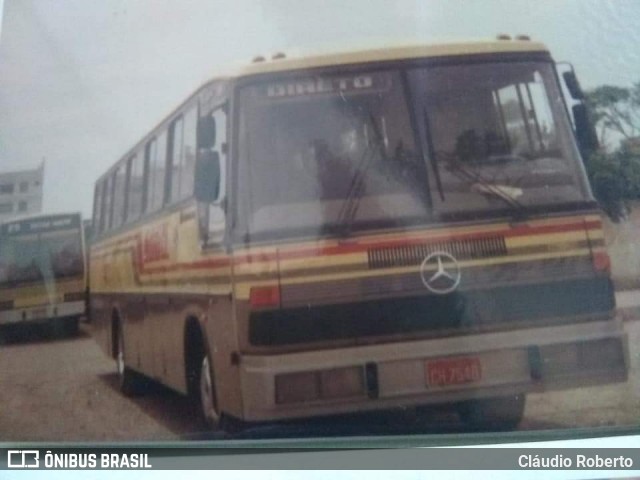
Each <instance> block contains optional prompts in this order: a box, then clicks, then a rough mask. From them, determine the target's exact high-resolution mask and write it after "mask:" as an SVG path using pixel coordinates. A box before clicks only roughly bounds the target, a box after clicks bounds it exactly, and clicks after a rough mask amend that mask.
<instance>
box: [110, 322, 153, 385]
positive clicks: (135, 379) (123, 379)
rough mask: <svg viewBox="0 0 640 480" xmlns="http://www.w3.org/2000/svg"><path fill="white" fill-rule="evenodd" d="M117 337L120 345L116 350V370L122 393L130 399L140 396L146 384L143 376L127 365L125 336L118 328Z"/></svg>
mask: <svg viewBox="0 0 640 480" xmlns="http://www.w3.org/2000/svg"><path fill="white" fill-rule="evenodd" d="M117 336H118V345H117V350H116V369H117V371H118V381H119V386H120V391H121V392H122V393H124V394H125V395H127V396H129V397H131V396H134V395H139V394H141V393H143V392H144V390H145V383H146V382H145V381H144V378H143V377H142V375H140V374H139V373H138V372H135V371H133V370H131V369H130V368H129V367H127V365H126V364H125V361H124V359H125V354H124V335H123V333H122V328H121V327H118V333H117Z"/></svg>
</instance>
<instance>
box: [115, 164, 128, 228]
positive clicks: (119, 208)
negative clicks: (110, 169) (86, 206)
mask: <svg viewBox="0 0 640 480" xmlns="http://www.w3.org/2000/svg"><path fill="white" fill-rule="evenodd" d="M126 167H127V165H126V164H125V163H122V164H120V166H119V167H118V169H117V170H116V172H115V174H114V177H113V180H114V182H115V184H114V186H113V215H112V217H111V227H112V228H117V227H119V226H120V225H122V222H123V220H124V207H125V204H124V203H125V196H124V195H125V180H126V175H125V174H126Z"/></svg>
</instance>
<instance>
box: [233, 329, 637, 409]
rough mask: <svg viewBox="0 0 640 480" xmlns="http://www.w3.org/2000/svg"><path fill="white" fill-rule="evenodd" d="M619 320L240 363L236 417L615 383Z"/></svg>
mask: <svg viewBox="0 0 640 480" xmlns="http://www.w3.org/2000/svg"><path fill="white" fill-rule="evenodd" d="M628 364H629V362H628V346H627V337H626V334H625V333H624V332H623V329H622V323H621V321H620V320H618V319H616V320H608V321H599V322H586V323H582V324H573V325H564V326H557V327H544V328H532V329H526V330H516V331H510V332H497V333H484V334H475V335H465V336H458V337H449V338H444V339H443V338H440V339H431V340H423V341H411V342H404V343H391V344H384V345H370V346H360V347H351V348H340V349H332V350H315V351H310V352H301V353H291V354H282V355H260V356H257V355H253V356H251V355H246V356H243V357H242V360H241V364H240V367H241V383H242V390H243V399H244V400H243V406H244V418H243V419H244V420H245V421H268V420H279V419H293V418H302V417H313V416H321V415H333V414H342V413H352V412H365V411H371V410H378V409H389V408H396V407H409V406H419V405H428V404H436V403H449V402H455V401H460V400H467V399H471V398H482V397H493V396H502V395H513V394H519V393H526V392H536V391H538V392H539V391H546V390H557V389H566V388H576V387H581V386H588V385H599V384H605V383H614V382H624V381H626V379H627V375H628Z"/></svg>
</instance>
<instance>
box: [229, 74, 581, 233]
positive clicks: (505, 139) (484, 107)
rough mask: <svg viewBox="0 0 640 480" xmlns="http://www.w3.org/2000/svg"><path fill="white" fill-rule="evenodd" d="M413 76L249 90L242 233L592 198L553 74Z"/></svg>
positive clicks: (411, 219)
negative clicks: (404, 79) (406, 79)
mask: <svg viewBox="0 0 640 480" xmlns="http://www.w3.org/2000/svg"><path fill="white" fill-rule="evenodd" d="M407 74H408V79H409V82H403V81H402V76H401V72H400V71H388V70H387V71H372V72H368V73H357V74H352V75H344V74H343V75H333V76H332V75H325V76H313V77H311V76H306V77H294V78H285V79H282V80H279V81H270V82H262V83H259V84H253V85H249V86H246V87H244V88H243V89H242V90H241V98H240V104H241V107H240V141H239V152H240V155H239V156H240V162H239V167H238V168H239V183H240V187H239V188H240V190H241V193H240V195H239V202H240V205H239V216H240V219H241V221H240V225H239V227H240V231H241V235H243V236H245V237H251V236H253V235H260V234H262V233H268V232H274V233H275V232H280V233H281V234H285V235H289V234H291V233H292V231H293V230H299V231H301V232H305V234H310V235H313V234H314V233H321V232H324V231H327V230H329V231H330V230H332V229H333V230H340V229H342V228H344V227H345V226H351V224H353V226H354V228H367V226H375V225H378V226H384V225H395V226H397V225H403V224H408V223H416V222H417V223H426V222H428V221H430V220H432V219H437V218H439V217H440V216H442V215H445V214H449V213H464V212H485V213H488V212H492V211H495V210H496V209H505V208H507V207H508V208H521V209H526V208H527V207H534V206H549V205H558V204H566V203H574V202H582V201H585V200H588V199H589V198H590V192H589V190H588V186H587V183H586V180H585V177H584V173H583V171H582V169H581V166H580V163H579V161H578V156H577V151H576V149H575V146H574V144H573V140H572V136H571V132H570V130H569V128H570V125H569V124H568V119H567V115H566V112H565V110H564V106H563V103H562V98H561V93H560V91H559V88H558V86H557V84H556V82H555V78H554V76H553V75H554V74H553V70H552V65H551V64H549V63H542V62H516V63H482V64H475V65H468V64H467V65H452V66H434V67H425V68H418V69H411V70H409V71H408V72H407ZM407 84H408V85H409V88H406V87H405V85H407ZM420 142H422V148H418V145H419V144H420ZM346 224H349V225H346Z"/></svg>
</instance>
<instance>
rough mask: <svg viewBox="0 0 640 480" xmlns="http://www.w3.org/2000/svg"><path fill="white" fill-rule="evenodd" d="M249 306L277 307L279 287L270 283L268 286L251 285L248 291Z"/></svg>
mask: <svg viewBox="0 0 640 480" xmlns="http://www.w3.org/2000/svg"><path fill="white" fill-rule="evenodd" d="M249 304H250V305H251V308H264V307H279V306H280V287H278V286H277V285H272V286H268V287H253V288H251V291H250V293H249Z"/></svg>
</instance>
